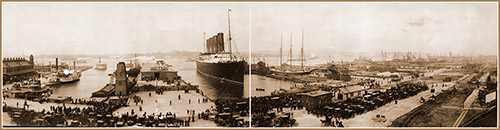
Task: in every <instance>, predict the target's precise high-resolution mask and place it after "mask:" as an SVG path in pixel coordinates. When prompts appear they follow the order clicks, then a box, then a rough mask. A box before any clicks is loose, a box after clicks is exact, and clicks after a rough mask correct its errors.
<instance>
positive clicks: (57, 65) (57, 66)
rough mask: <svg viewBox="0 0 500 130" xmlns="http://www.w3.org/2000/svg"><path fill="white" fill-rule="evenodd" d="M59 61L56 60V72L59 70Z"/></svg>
mask: <svg viewBox="0 0 500 130" xmlns="http://www.w3.org/2000/svg"><path fill="white" fill-rule="evenodd" d="M58 63H59V59H57V58H56V71H57V70H59V64H58Z"/></svg>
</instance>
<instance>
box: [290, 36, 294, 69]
mask: <svg viewBox="0 0 500 130" xmlns="http://www.w3.org/2000/svg"><path fill="white" fill-rule="evenodd" d="M292 34H293V33H290V60H289V61H290V65H292Z"/></svg>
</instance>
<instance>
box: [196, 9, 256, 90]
mask: <svg viewBox="0 0 500 130" xmlns="http://www.w3.org/2000/svg"><path fill="white" fill-rule="evenodd" d="M230 12H231V9H229V10H228V24H229V31H228V32H229V33H228V35H229V36H228V38H227V42H228V48H229V52H225V51H224V34H223V33H218V34H217V35H215V36H212V37H211V38H209V39H207V40H206V50H205V52H204V53H201V54H200V55H199V56H198V59H197V60H196V69H197V71H198V72H199V73H201V74H203V75H205V76H208V77H211V78H215V79H218V80H220V82H221V83H224V82H229V83H234V84H236V85H241V86H243V79H244V78H243V74H244V73H245V68H246V66H245V65H246V64H247V63H246V62H245V61H244V60H242V59H241V58H238V57H236V56H234V55H233V53H232V48H231V40H232V38H231V24H230V18H229V13H230ZM203 34H204V35H205V33H203Z"/></svg>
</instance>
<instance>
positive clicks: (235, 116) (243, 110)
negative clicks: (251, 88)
mask: <svg viewBox="0 0 500 130" xmlns="http://www.w3.org/2000/svg"><path fill="white" fill-rule="evenodd" d="M214 103H215V105H216V111H217V114H216V116H215V119H214V122H215V123H216V124H217V126H222V127H248V126H249V122H248V121H244V119H243V118H242V117H244V116H249V109H248V107H249V106H248V103H249V99H248V98H233V99H216V100H214ZM205 116H206V115H205Z"/></svg>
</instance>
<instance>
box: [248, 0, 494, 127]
mask: <svg viewBox="0 0 500 130" xmlns="http://www.w3.org/2000/svg"><path fill="white" fill-rule="evenodd" d="M497 6H498V4H497V3H256V4H252V10H251V14H252V15H251V35H252V37H251V51H252V52H251V61H250V63H251V73H252V75H251V81H252V82H251V95H252V100H251V102H252V103H251V115H252V121H251V126H252V127H259V128H260V127H301V128H316V127H333V128H338V127H363V128H372V127H376V128H380V127H417V128H419V127H497V126H498V125H497V122H498V120H497V99H496V97H497V93H498V91H497V75H498V74H497V69H498V67H497V66H498V60H497V59H498V55H497V54H498V51H497V48H498V46H497V44H498V41H497V39H498V37H497V36H498V33H497V31H498V30H497V29H498V21H497V18H498V17H497V16H498V13H497V9H498V8H497Z"/></svg>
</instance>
